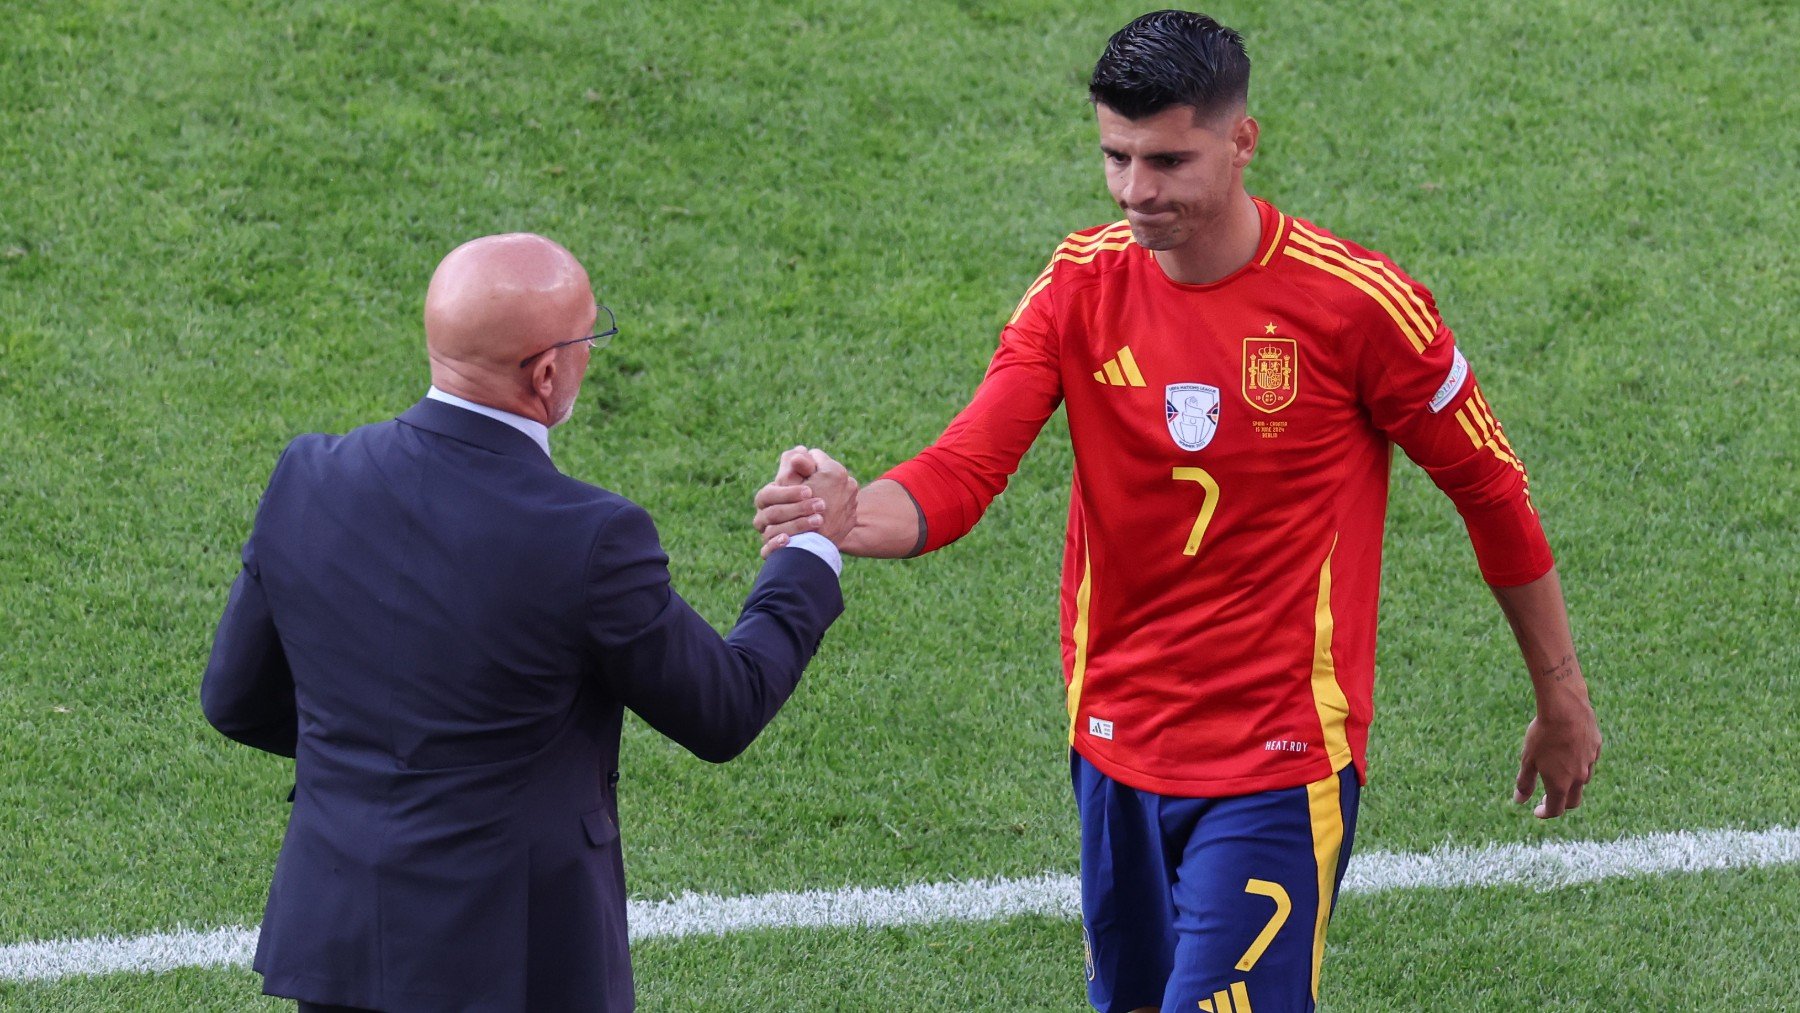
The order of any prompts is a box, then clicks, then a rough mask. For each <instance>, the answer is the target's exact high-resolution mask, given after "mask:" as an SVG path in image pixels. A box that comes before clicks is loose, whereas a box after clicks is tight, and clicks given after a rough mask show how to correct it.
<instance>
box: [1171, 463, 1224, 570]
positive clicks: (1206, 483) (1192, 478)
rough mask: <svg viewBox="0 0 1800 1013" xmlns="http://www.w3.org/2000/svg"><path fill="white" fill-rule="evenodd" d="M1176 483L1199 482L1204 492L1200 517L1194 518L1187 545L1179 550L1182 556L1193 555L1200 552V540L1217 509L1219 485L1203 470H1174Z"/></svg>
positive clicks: (1204, 535)
mask: <svg viewBox="0 0 1800 1013" xmlns="http://www.w3.org/2000/svg"><path fill="white" fill-rule="evenodd" d="M1175 480H1176V481H1177V482H1199V483H1200V488H1201V489H1202V490H1204V491H1205V498H1203V499H1202V500H1201V501H1200V516H1198V517H1195V518H1194V530H1193V531H1191V532H1189V533H1188V540H1187V545H1186V546H1185V547H1184V548H1183V549H1182V550H1181V551H1182V553H1183V554H1184V555H1189V556H1191V555H1194V554H1195V553H1197V552H1199V551H1200V539H1202V538H1204V537H1206V526H1207V525H1208V524H1211V523H1212V517H1213V511H1214V510H1217V509H1218V508H1219V483H1217V482H1215V481H1213V477H1212V476H1211V475H1208V474H1207V473H1206V469H1205V468H1176V469H1175Z"/></svg>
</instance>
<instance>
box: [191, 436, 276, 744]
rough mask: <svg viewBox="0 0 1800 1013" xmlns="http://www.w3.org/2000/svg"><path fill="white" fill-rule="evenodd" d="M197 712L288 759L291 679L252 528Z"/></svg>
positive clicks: (245, 740)
mask: <svg viewBox="0 0 1800 1013" xmlns="http://www.w3.org/2000/svg"><path fill="white" fill-rule="evenodd" d="M276 469H277V470H279V469H280V464H277V465H276ZM270 484H271V485H273V484H274V480H273V479H271V480H270ZM200 709H201V711H202V712H204V713H205V715H206V720H207V721H208V722H210V723H211V724H212V726H213V727H214V728H217V729H218V730H219V731H220V732H222V733H224V734H225V735H227V736H229V737H230V738H233V739H236V740H237V741H239V742H242V743H244V744H245V745H247V746H255V747H256V748H257V749H261V750H263V751H265V752H270V753H275V754H278V755H280V756H293V755H294V747H295V740H296V739H297V738H298V736H299V718H298V716H297V713H296V710H295V705H294V676H293V673H292V672H291V671H290V670H289V669H288V661H287V655H286V654H285V653H284V652H283V651H282V647H281V637H280V636H279V635H278V634H277V633H276V630H275V618H274V616H273V615H272V614H271V613H270V611H269V600H268V598H267V597H266V596H265V595H264V594H263V586H262V577H261V573H260V571H259V569H258V567H257V563H256V533H255V531H254V530H252V531H251V534H250V538H249V539H248V540H247V541H245V542H244V551H243V568H242V569H241V570H239V571H238V576H237V580H236V581H235V582H234V583H233V584H232V585H231V595H230V597H229V598H227V599H226V602H225V614H224V615H223V616H221V617H220V619H219V628H218V631H217V632H216V633H214V635H213V646H212V656H211V657H210V658H209V659H208V660H207V663H206V673H205V674H204V675H203V676H202V677H201V679H200Z"/></svg>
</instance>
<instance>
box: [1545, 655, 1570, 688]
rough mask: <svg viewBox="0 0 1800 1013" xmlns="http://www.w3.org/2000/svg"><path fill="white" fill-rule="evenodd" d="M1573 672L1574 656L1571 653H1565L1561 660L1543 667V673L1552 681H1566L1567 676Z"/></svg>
mask: <svg viewBox="0 0 1800 1013" xmlns="http://www.w3.org/2000/svg"><path fill="white" fill-rule="evenodd" d="M1574 672H1575V656H1574V655H1573V654H1565V655H1563V659H1562V660H1561V661H1559V662H1557V663H1556V664H1554V665H1551V666H1550V667H1549V668H1547V669H1545V670H1544V675H1546V676H1548V677H1549V678H1550V679H1551V680H1552V681H1554V682H1566V681H1568V678H1569V676H1570V675H1572V674H1574Z"/></svg>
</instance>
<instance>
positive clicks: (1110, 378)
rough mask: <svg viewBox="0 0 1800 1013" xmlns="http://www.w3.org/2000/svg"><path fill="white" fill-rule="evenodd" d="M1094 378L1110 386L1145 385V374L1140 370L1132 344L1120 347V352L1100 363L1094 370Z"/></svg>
mask: <svg viewBox="0 0 1800 1013" xmlns="http://www.w3.org/2000/svg"><path fill="white" fill-rule="evenodd" d="M1094 379H1096V380H1099V381H1100V382H1101V383H1103V384H1106V385H1107V386H1108V387H1145V386H1148V384H1146V383H1144V374H1142V373H1140V372H1138V366H1137V359H1135V358H1133V357H1132V355H1131V346H1130V345H1126V346H1125V347H1124V348H1121V349H1119V354H1118V355H1115V356H1113V357H1112V358H1110V359H1108V360H1106V361H1105V362H1103V363H1101V364H1100V368H1099V369H1097V370H1095V371H1094Z"/></svg>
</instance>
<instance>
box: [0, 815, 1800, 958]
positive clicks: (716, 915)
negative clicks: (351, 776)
mask: <svg viewBox="0 0 1800 1013" xmlns="http://www.w3.org/2000/svg"><path fill="white" fill-rule="evenodd" d="M1791 864H1800V830H1791V829H1787V828H1784V827H1775V828H1773V829H1769V830H1709V831H1677V832H1674V833H1663V834H1648V835H1645V836H1643V837H1627V838H1623V839H1621V840H1616V841H1569V842H1564V843H1558V844H1537V845H1530V844H1501V845H1488V846H1486V847H1480V848H1439V849H1435V850H1432V851H1429V852H1420V853H1413V854H1396V853H1392V852H1380V851H1377V852H1370V853H1368V854H1365V855H1358V856H1355V857H1353V858H1352V859H1351V861H1350V868H1349V871H1348V872H1346V873H1345V876H1344V886H1343V890H1342V892H1343V893H1346V894H1350V893H1380V892H1384V891H1388V890H1420V889H1446V888H1457V887H1500V886H1522V887H1526V888H1528V889H1533V890H1554V889H1557V888H1560V887H1566V886H1571V885H1573V884H1577V883H1588V882H1593V881H1596V880H1603V879H1613V878H1619V877H1627V876H1654V875H1665V874H1669V873H1676V872H1702V871H1706V870H1709V869H1742V868H1755V867H1761V866H1773V865H1791ZM1080 910H1081V903H1080V887H1079V884H1078V882H1077V880H1076V878H1075V877H1074V876H1069V875H1062V874H1057V873H1045V874H1042V875H1038V876H1031V877H1027V878H1024V879H989V880H974V881H968V882H961V881H952V882H946V883H922V884H919V885H917V886H906V887H893V888H888V887H846V888H844V889H840V890H808V891H804V892H799V893H765V894H756V895H752V896H744V897H719V896H716V895H713V894H696V893H690V894H683V895H681V896H679V897H675V898H672V899H670V900H662V901H632V902H631V905H630V912H629V917H630V922H631V937H632V938H633V939H634V940H637V939H660V938H681V937H684V936H695V935H715V936H721V935H727V934H730V933H734V932H750V931H755V930H758V929H810V928H875V927H881V926H892V925H928V924H933V923H938V922H957V921H963V922H967V921H993V920H998V919H1002V918H1014V917H1019V916H1023V915H1052V916H1061V917H1069V918H1073V917H1077V916H1078V915H1079V914H1080ZM255 950H256V929H254V928H243V927H236V926H228V927H225V928H218V929H210V930H205V931H200V930H191V929H178V930H176V931H173V932H159V933H154V934H150V935H142V936H130V937H121V936H97V937H93V938H88V939H62V940H54V941H50V942H33V943H15V944H13V945H10V946H0V981H48V980H52V979H56V978H66V977H73V976H76V975H93V974H114V973H120V972H138V973H153V972H158V971H169V970H174V969H176V968H181V967H219V966H228V965H229V966H239V967H244V966H248V965H249V963H250V958H251V955H252V954H253V953H254V952H255Z"/></svg>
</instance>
